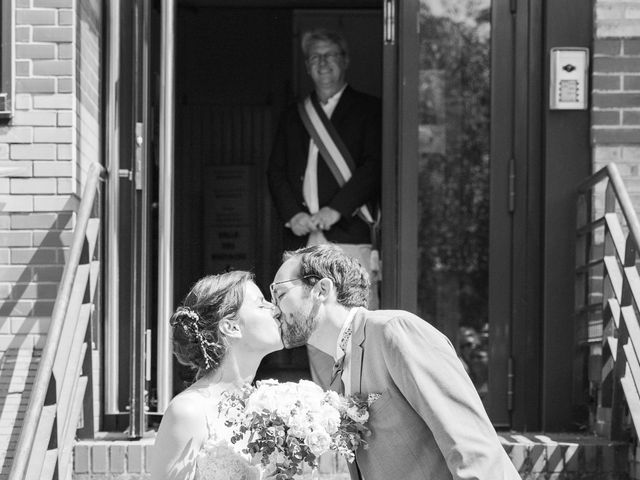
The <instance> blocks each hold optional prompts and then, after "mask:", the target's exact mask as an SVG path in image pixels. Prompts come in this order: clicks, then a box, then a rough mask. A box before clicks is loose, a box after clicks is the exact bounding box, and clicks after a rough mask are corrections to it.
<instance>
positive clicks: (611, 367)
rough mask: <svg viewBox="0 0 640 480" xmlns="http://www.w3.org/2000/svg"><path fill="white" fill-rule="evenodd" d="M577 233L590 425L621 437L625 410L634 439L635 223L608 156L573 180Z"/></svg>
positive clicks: (638, 371)
mask: <svg viewBox="0 0 640 480" xmlns="http://www.w3.org/2000/svg"><path fill="white" fill-rule="evenodd" d="M603 187H604V196H603V195H602V190H601V189H602V188H603ZM603 200H604V201H603ZM621 220H622V221H621ZM576 240H577V244H576V246H577V250H576V260H577V269H576V313H577V319H578V325H579V326H581V327H579V331H581V332H582V334H581V335H580V334H579V337H582V338H581V340H582V342H581V343H582V344H583V345H584V344H589V345H590V347H591V351H590V353H589V357H590V358H589V364H590V367H589V369H590V372H589V379H590V380H591V382H592V385H597V387H598V390H597V395H596V396H597V403H598V404H597V408H596V411H595V418H593V419H592V421H593V427H594V430H595V431H596V433H598V434H601V435H605V436H608V437H609V438H610V439H612V440H626V439H628V436H629V428H628V427H629V426H628V418H629V415H630V417H631V420H632V421H633V425H634V427H635V432H636V435H637V436H638V438H640V435H638V434H639V433H640V324H639V322H638V319H639V315H638V312H639V310H638V307H639V306H640V275H639V273H638V267H637V265H638V253H639V252H640V223H639V222H638V217H637V215H636V212H635V210H634V208H633V204H632V202H631V199H630V197H629V193H628V192H627V189H626V188H625V186H624V183H623V181H622V177H621V176H620V172H619V171H618V168H617V167H616V165H615V164H613V163H610V164H609V165H607V166H606V167H604V168H602V169H601V170H599V171H598V172H597V173H595V174H594V175H592V176H591V177H590V178H588V179H587V180H586V181H585V182H584V183H582V184H581V185H580V186H579V187H578V205H577V239H576ZM579 340H580V338H579ZM579 343H580V342H579ZM599 354H601V360H600V358H599ZM598 360H600V361H598Z"/></svg>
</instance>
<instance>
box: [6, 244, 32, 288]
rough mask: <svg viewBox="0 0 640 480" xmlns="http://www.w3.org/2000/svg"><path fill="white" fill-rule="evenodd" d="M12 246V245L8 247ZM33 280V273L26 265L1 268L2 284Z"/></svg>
mask: <svg viewBox="0 0 640 480" xmlns="http://www.w3.org/2000/svg"><path fill="white" fill-rule="evenodd" d="M8 246H11V245H8ZM29 278H31V272H30V271H29V270H28V269H27V267H26V266H24V265H10V266H3V267H2V268H0V281H2V282H17V281H18V280H22V281H23V282H25V281H27V279H29Z"/></svg>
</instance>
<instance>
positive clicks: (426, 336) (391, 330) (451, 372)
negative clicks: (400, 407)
mask: <svg viewBox="0 0 640 480" xmlns="http://www.w3.org/2000/svg"><path fill="white" fill-rule="evenodd" d="M384 329H385V330H384V342H383V343H384V348H383V355H384V361H385V363H386V365H387V368H388V370H389V372H390V375H391V377H392V379H393V381H394V383H395V384H396V386H397V388H398V389H399V390H400V392H401V393H402V395H403V396H404V397H405V398H406V400H407V401H408V402H409V404H410V405H411V406H412V408H413V409H414V410H415V411H416V412H417V413H418V415H420V417H421V418H422V419H423V420H424V422H425V424H426V425H427V426H428V428H429V429H430V430H431V431H432V433H433V435H434V438H435V441H436V443H437V444H438V447H439V448H440V451H441V452H442V455H443V457H444V458H445V460H446V462H447V466H448V468H449V471H450V472H451V475H452V477H453V478H454V479H456V480H497V479H505V480H506V479H509V480H515V479H520V476H519V475H518V473H517V472H516V470H515V467H514V466H513V464H512V463H511V461H510V459H509V457H508V456H507V454H506V452H505V451H504V449H503V447H502V446H501V444H500V441H499V439H498V436H497V435H496V432H495V430H494V428H493V426H492V425H491V422H490V421H489V417H488V416H487V414H486V412H485V410H484V406H483V405H482V402H481V400H480V397H479V396H478V394H477V392H476V390H475V388H474V386H473V383H472V382H471V379H470V378H469V376H468V375H467V373H466V372H465V370H464V367H463V366H462V363H461V361H460V359H459V358H458V357H457V355H456V353H455V350H454V349H453V346H452V345H451V343H450V342H449V341H448V339H447V338H446V337H445V336H444V335H442V334H441V333H440V332H438V331H437V330H436V329H435V328H433V327H432V326H430V325H429V324H427V323H426V322H423V321H421V320H419V319H417V317H396V318H394V319H392V320H391V321H389V322H388V323H387V324H386V325H385V327H384Z"/></svg>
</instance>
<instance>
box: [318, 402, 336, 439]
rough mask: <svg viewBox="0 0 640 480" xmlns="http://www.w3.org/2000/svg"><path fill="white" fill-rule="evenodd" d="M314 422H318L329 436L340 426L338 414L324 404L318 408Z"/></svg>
mask: <svg viewBox="0 0 640 480" xmlns="http://www.w3.org/2000/svg"><path fill="white" fill-rule="evenodd" d="M314 420H316V421H317V422H319V423H320V425H322V427H323V428H324V429H325V430H326V431H327V433H328V434H329V435H333V434H334V433H336V432H337V431H338V427H339V426H340V412H339V411H338V410H336V409H335V408H334V407H332V406H331V405H329V404H328V403H325V404H323V405H321V406H320V410H319V411H318V412H317V413H316V414H315V415H314Z"/></svg>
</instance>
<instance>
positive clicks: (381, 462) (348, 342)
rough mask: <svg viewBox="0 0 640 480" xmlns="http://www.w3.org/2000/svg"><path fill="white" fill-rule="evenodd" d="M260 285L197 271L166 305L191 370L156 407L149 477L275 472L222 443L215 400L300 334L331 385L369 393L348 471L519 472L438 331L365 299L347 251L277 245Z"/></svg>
mask: <svg viewBox="0 0 640 480" xmlns="http://www.w3.org/2000/svg"><path fill="white" fill-rule="evenodd" d="M270 290H271V295H272V298H271V300H272V301H271V302H269V301H267V300H266V299H265V298H264V297H263V295H262V293H261V292H260V290H259V288H258V287H257V286H256V284H255V283H254V282H253V280H252V276H251V274H250V273H248V272H240V271H236V272H229V273H225V274H221V275H213V276H209V277H205V278H203V279H201V280H200V281H199V282H198V283H196V284H195V286H194V287H193V288H192V290H191V291H190V292H189V294H188V295H187V296H186V298H185V299H184V302H183V305H182V306H180V307H179V308H178V309H177V310H176V312H175V313H174V315H173V316H172V318H171V326H172V329H173V342H174V353H175V355H176V357H177V358H178V360H179V361H180V362H181V363H184V364H186V365H190V366H192V367H193V368H195V369H197V372H198V373H197V376H196V378H197V380H196V381H195V383H194V384H193V385H191V386H190V387H189V388H187V389H186V390H185V391H183V392H182V393H180V394H178V395H177V396H176V397H175V398H174V399H173V400H172V402H171V403H170V405H169V407H168V408H167V410H166V412H165V414H164V417H163V420H162V423H161V425H160V428H159V430H158V433H157V437H156V443H155V446H154V450H153V458H152V465H151V466H152V469H151V470H152V471H151V473H152V478H153V479H154V480H161V479H175V480H177V479H188V480H192V479H195V480H218V479H220V480H222V479H225V480H226V479H232V480H233V479H265V478H277V477H276V476H269V475H268V474H267V473H265V472H263V471H262V470H261V468H260V467H259V466H257V465H254V463H255V462H251V459H250V458H248V457H249V456H248V455H247V454H246V453H244V452H243V451H242V450H243V449H242V445H241V443H242V442H235V443H232V442H231V437H232V434H231V433H230V432H229V428H228V422H227V424H225V420H226V419H225V418H224V416H223V415H221V414H220V413H219V412H220V409H219V408H218V405H219V404H220V401H221V399H222V398H223V397H224V392H228V391H234V390H238V389H239V388H241V387H242V385H245V384H246V383H250V382H251V381H252V380H253V377H254V376H255V373H256V370H257V368H258V365H259V364H260V361H261V360H262V358H263V357H264V356H265V355H267V354H268V353H271V352H273V351H276V350H279V349H280V348H282V346H283V345H284V347H286V348H293V347H297V346H301V345H304V344H308V345H312V346H314V347H316V348H317V349H319V350H321V351H322V352H324V353H326V354H327V355H330V356H332V357H333V358H334V359H335V360H336V366H338V367H339V368H337V369H336V371H335V372H334V373H335V375H334V376H335V381H334V382H333V384H332V386H335V387H336V388H338V389H341V390H342V391H343V392H344V393H346V394H354V393H360V394H362V395H364V396H367V395H369V394H374V395H375V396H376V397H377V399H376V401H375V402H374V403H373V404H372V405H371V406H370V409H369V414H370V415H369V421H368V427H369V429H370V431H371V435H370V436H369V437H368V438H367V444H368V445H367V448H366V449H364V448H359V449H358V451H357V452H356V461H355V462H353V463H350V464H349V471H350V475H351V479H352V480H356V479H365V480H393V479H403V480H418V479H433V480H445V479H478V480H480V479H482V480H497V479H504V480H506V479H509V480H515V479H519V478H520V476H519V475H518V473H517V471H516V470H515V468H514V466H513V464H512V463H511V461H510V460H509V457H508V456H507V454H506V453H505V451H504V449H503V448H502V446H501V444H500V441H499V439H498V436H497V435H496V432H495V430H494V429H493V426H492V425H491V422H490V420H489V418H488V416H487V414H486V412H485V410H484V407H483V405H482V402H481V400H480V398H479V396H478V394H477V393H476V390H475V388H474V386H473V383H472V382H471V380H470V379H469V377H468V375H467V373H466V372H465V370H464V367H463V365H462V363H461V361H460V360H459V358H458V357H457V355H456V352H455V350H454V348H453V346H452V345H451V343H450V342H449V340H448V339H447V338H446V337H445V336H444V335H442V334H441V333H440V332H438V331H437V330H436V329H435V328H434V327H432V326H431V325H429V324H428V323H427V322H425V321H424V320H422V319H420V318H419V317H417V316H415V315H413V314H411V313H409V312H406V311H401V310H380V311H369V310H367V309H366V306H367V301H368V300H367V299H368V296H369V279H368V275H367V273H366V270H365V269H364V268H363V267H362V266H361V265H360V264H359V263H358V262H357V261H356V260H353V259H352V258H351V257H348V256H347V255H345V254H344V253H343V252H342V250H340V249H339V248H338V247H336V246H332V245H317V246H312V247H306V248H303V249H300V250H296V251H294V252H287V253H285V255H284V261H283V263H282V265H281V267H280V268H279V270H278V271H277V273H276V275H275V278H274V281H273V283H272V284H271V287H270ZM327 383H329V379H327ZM205 444H207V445H212V444H213V445H216V448H214V449H211V448H208V449H207V454H203V446H204V445H205Z"/></svg>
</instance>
